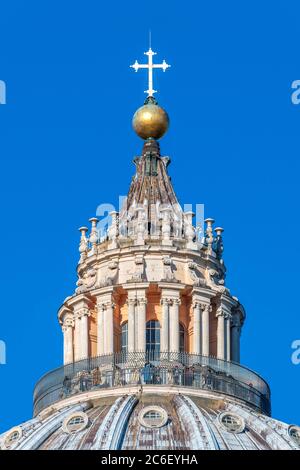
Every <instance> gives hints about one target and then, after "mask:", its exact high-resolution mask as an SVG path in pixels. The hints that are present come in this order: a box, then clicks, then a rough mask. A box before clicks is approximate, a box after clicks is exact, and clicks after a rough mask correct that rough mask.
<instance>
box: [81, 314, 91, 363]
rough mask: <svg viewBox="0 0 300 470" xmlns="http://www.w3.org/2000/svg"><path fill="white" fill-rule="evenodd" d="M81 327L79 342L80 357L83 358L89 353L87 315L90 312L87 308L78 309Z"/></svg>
mask: <svg viewBox="0 0 300 470" xmlns="http://www.w3.org/2000/svg"><path fill="white" fill-rule="evenodd" d="M80 315H81V320H80V323H81V327H80V330H81V331H80V342H81V359H85V358H87V357H88V355H89V315H90V312H89V310H88V309H87V308H84V309H82V310H81V311H80Z"/></svg>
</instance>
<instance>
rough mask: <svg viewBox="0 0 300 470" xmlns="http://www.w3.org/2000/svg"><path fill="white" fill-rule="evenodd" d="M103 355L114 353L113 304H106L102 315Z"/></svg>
mask: <svg viewBox="0 0 300 470" xmlns="http://www.w3.org/2000/svg"><path fill="white" fill-rule="evenodd" d="M104 338H105V340H104V345H105V351H104V354H112V353H113V352H114V303H113V302H107V304H106V309H105V313H104Z"/></svg>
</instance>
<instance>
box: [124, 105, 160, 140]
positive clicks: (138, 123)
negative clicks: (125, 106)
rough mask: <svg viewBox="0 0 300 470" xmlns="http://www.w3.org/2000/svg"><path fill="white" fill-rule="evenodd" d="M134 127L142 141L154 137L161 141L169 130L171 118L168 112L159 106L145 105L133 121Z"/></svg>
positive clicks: (136, 113) (137, 112)
mask: <svg viewBox="0 0 300 470" xmlns="http://www.w3.org/2000/svg"><path fill="white" fill-rule="evenodd" d="M132 125H133V128H134V130H135V132H136V133H137V135H138V136H140V137H141V138H142V139H144V140H146V139H149V138H150V137H152V138H153V139H156V140H157V139H160V138H161V137H162V136H163V135H164V134H165V133H166V132H167V130H168V127H169V116H168V114H167V113H166V111H165V110H164V109H163V108H161V107H160V106H158V105H157V104H152V103H149V104H145V105H144V106H142V107H141V108H139V109H138V110H137V111H136V112H135V114H134V116H133V119H132Z"/></svg>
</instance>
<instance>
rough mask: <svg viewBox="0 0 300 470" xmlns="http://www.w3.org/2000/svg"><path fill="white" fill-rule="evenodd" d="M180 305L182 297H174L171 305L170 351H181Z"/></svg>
mask: <svg viewBox="0 0 300 470" xmlns="http://www.w3.org/2000/svg"><path fill="white" fill-rule="evenodd" d="M179 305H180V299H179V298H177V299H176V298H175V299H172V305H171V307H170V314H169V318H170V320H169V321H170V351H171V352H176V353H177V352H179Z"/></svg>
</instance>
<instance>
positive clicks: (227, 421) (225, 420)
mask: <svg viewBox="0 0 300 470" xmlns="http://www.w3.org/2000/svg"><path fill="white" fill-rule="evenodd" d="M219 421H220V423H221V425H222V426H223V428H224V429H225V430H226V431H227V432H233V433H239V432H243V431H244V429H245V422H244V420H243V418H241V417H240V416H238V415H235V414H232V413H222V414H221V415H220V417H219Z"/></svg>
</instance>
